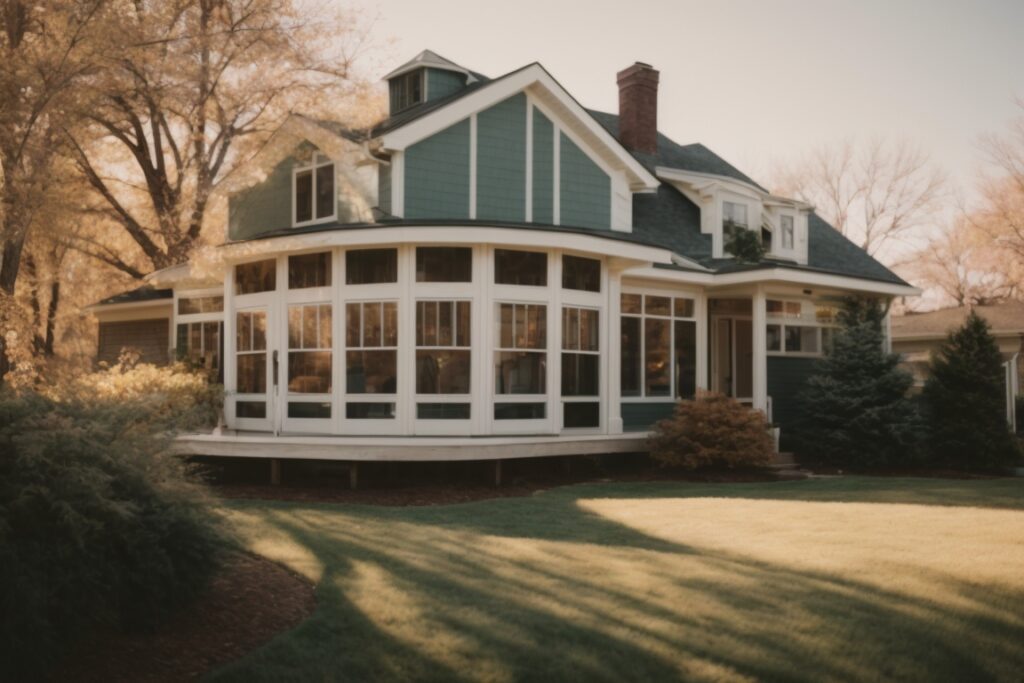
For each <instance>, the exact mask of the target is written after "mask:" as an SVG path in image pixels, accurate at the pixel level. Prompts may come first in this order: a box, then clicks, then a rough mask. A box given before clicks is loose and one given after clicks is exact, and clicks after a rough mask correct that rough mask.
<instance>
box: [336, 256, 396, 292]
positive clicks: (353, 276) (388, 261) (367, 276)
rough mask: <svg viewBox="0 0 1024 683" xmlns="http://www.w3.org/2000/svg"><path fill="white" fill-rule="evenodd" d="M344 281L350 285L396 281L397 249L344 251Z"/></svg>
mask: <svg viewBox="0 0 1024 683" xmlns="http://www.w3.org/2000/svg"><path fill="white" fill-rule="evenodd" d="M345 282H346V283H348V284H350V285H370V284H379V283H386V282H398V251H397V250H396V249H354V250H350V251H347V252H345Z"/></svg>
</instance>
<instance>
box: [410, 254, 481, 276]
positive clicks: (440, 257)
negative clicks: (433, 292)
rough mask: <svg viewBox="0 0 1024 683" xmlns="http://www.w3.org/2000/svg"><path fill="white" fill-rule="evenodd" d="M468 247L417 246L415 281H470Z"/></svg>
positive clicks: (471, 256)
mask: <svg viewBox="0 0 1024 683" xmlns="http://www.w3.org/2000/svg"><path fill="white" fill-rule="evenodd" d="M472 280H473V250H472V249H471V248H470V247H417V248H416V282H472Z"/></svg>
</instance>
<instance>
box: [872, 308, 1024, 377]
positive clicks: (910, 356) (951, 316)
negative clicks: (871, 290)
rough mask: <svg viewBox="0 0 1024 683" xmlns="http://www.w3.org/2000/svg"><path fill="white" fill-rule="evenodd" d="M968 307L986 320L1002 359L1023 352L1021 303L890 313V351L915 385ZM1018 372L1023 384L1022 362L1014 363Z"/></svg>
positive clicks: (1023, 315) (961, 322)
mask: <svg viewBox="0 0 1024 683" xmlns="http://www.w3.org/2000/svg"><path fill="white" fill-rule="evenodd" d="M971 308H973V309H974V310H975V311H976V312H977V313H978V315H980V316H981V317H982V318H984V319H985V321H986V322H988V325H989V327H990V328H991V330H992V335H993V336H994V337H995V338H996V343H997V344H998V345H999V351H1000V352H1001V353H1002V354H1003V359H1004V360H1006V361H1012V360H1013V358H1014V356H1015V355H1017V354H1022V355H1024V302H1020V301H1011V302H1006V303H999V304H988V305H984V306H973V307H969V306H959V307H953V308H943V309H940V310H937V311H929V312H927V313H907V314H905V315H900V316H893V317H892V319H891V330H892V332H891V333H892V350H893V351H894V352H896V353H899V354H900V355H901V356H902V357H903V365H904V366H905V367H906V368H907V369H908V370H910V371H911V372H912V373H913V374H914V384H915V385H916V386H917V387H918V388H920V387H923V386H924V383H925V380H927V379H928V368H929V363H930V361H931V355H932V353H934V352H935V351H937V350H938V348H939V345H940V344H941V343H942V340H944V339H945V338H946V337H947V336H948V335H949V333H950V332H952V331H953V330H955V329H956V328H958V327H961V326H962V325H963V324H964V321H965V320H966V319H967V315H968V314H969V313H970V311H971ZM1017 373H1018V378H1019V379H1018V386H1024V363H1017Z"/></svg>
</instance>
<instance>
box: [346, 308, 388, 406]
mask: <svg viewBox="0 0 1024 683" xmlns="http://www.w3.org/2000/svg"><path fill="white" fill-rule="evenodd" d="M345 312H346V322H345V347H346V351H345V365H346V376H345V391H346V393H348V394H350V395H351V394H363V395H376V396H394V395H395V394H396V392H397V390H398V303H397V302H395V301H364V302H351V303H348V304H346V306H345ZM345 410H346V416H347V417H349V418H354V419H382V418H386V419H390V418H393V417H394V416H395V412H394V410H395V404H394V401H377V400H367V399H365V398H364V399H362V400H360V401H351V402H348V403H347V404H346V408H345Z"/></svg>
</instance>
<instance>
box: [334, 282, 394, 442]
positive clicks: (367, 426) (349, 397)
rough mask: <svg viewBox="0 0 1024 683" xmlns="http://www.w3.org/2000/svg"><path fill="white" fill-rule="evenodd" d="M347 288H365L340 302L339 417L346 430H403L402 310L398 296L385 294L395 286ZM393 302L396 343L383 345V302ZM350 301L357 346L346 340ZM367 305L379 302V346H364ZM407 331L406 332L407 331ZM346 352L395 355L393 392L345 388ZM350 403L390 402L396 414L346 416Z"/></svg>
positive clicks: (364, 431)
mask: <svg viewBox="0 0 1024 683" xmlns="http://www.w3.org/2000/svg"><path fill="white" fill-rule="evenodd" d="M349 287H359V288H361V287H366V288H367V290H366V292H365V294H364V296H361V297H359V298H346V299H345V302H344V304H343V306H344V313H343V314H342V315H343V316H344V322H343V324H342V334H343V335H344V336H343V338H342V342H341V351H342V353H343V354H344V361H343V366H344V373H343V375H342V382H344V386H343V387H342V399H341V406H340V409H339V417H340V418H341V420H342V425H343V426H344V432H345V433H355V434H379V433H380V431H381V429H382V428H384V429H387V428H388V425H393V427H391V428H392V429H395V430H399V431H400V430H402V429H403V427H402V419H403V416H402V407H403V406H402V398H401V397H402V387H403V385H404V384H405V382H407V381H408V379H407V378H403V376H402V375H403V371H405V368H404V367H403V364H402V362H401V360H402V349H403V347H404V345H405V341H404V339H403V336H402V334H403V328H404V327H406V326H405V325H403V320H402V318H403V313H402V308H403V307H402V301H401V297H399V296H396V295H392V296H387V290H388V289H390V288H393V287H394V283H386V284H384V285H383V286H382V285H376V284H370V285H349ZM378 287H381V288H382V291H379V292H373V293H371V292H370V288H378ZM386 303H393V304H395V307H396V313H395V323H396V325H397V326H398V329H397V330H396V331H395V344H394V345H385V344H384V341H385V339H384V304H386ZM353 304H358V305H359V307H360V308H359V346H349V343H348V307H349V306H350V305H353ZM367 304H378V305H379V306H380V308H381V345H380V346H366V345H365V339H364V338H365V332H366V313H365V311H366V305H367ZM406 334H408V333H406ZM349 351H392V352H393V353H394V354H395V391H394V393H389V394H384V393H376V394H371V393H355V392H351V393H350V392H349V390H348V369H349V368H348V352H349ZM349 403H391V404H394V407H395V415H394V417H392V418H349V417H348V416H347V413H348V404H349Z"/></svg>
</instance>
